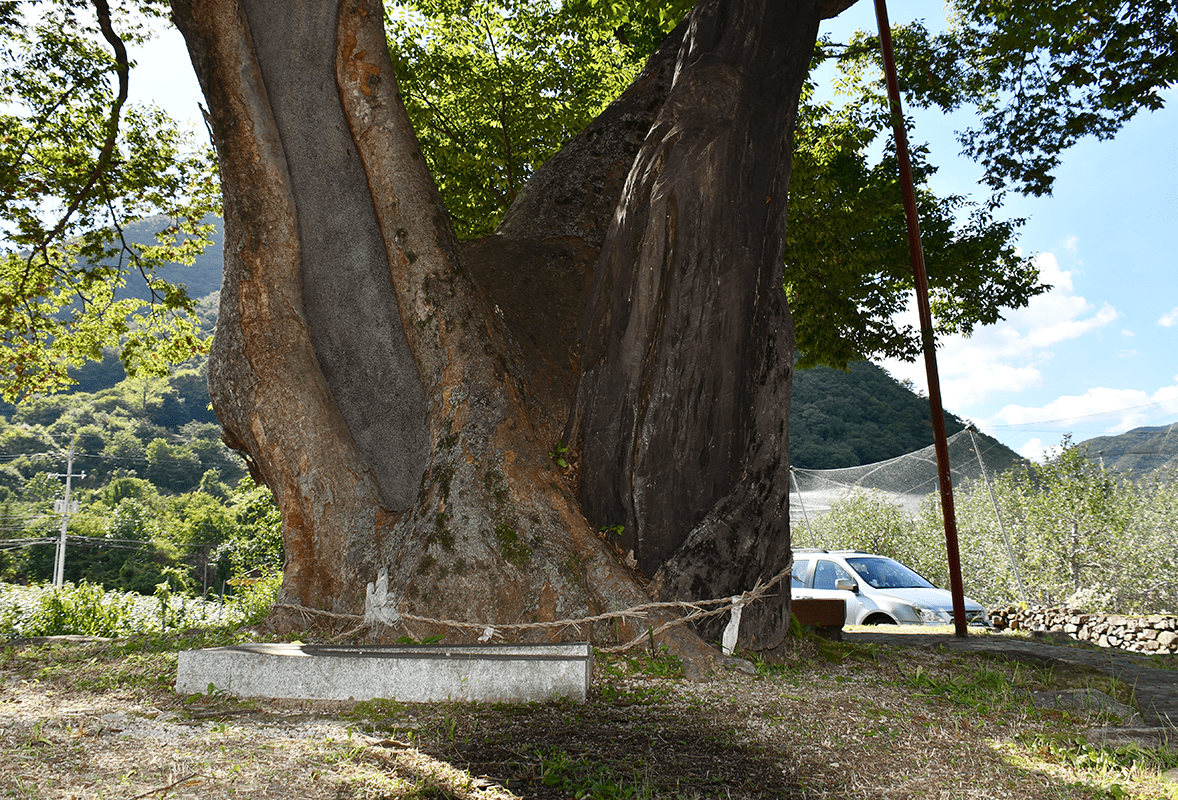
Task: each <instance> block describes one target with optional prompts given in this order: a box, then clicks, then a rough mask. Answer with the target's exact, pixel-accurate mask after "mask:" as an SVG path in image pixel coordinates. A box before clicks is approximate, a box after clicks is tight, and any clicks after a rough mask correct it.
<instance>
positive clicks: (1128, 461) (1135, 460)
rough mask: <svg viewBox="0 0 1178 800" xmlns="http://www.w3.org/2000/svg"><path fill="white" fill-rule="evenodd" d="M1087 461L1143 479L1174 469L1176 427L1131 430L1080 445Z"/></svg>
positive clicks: (1177, 452)
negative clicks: (1165, 468)
mask: <svg viewBox="0 0 1178 800" xmlns="http://www.w3.org/2000/svg"><path fill="white" fill-rule="evenodd" d="M1080 447H1081V448H1082V449H1083V450H1084V451H1085V452H1086V454H1087V456H1088V458H1089V459H1094V460H1100V461H1103V463H1104V466H1105V467H1108V468H1109V469H1115V470H1117V471H1118V472H1122V473H1126V474H1129V475H1131V476H1132V475H1146V474H1148V473H1150V472H1153V471H1154V470H1157V469H1161V468H1162V467H1166V466H1174V467H1178V423H1174V424H1171V425H1162V426H1159V427H1156V428H1134V429H1133V430H1131V431H1128V432H1126V433H1122V434H1119V435H1117V436H1097V437H1096V438H1094V439H1086V440H1085V441H1083V442H1080Z"/></svg>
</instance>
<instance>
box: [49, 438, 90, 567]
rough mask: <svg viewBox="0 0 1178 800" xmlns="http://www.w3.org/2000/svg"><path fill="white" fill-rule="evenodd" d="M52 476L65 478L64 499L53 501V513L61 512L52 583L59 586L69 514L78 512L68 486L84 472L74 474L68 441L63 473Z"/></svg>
mask: <svg viewBox="0 0 1178 800" xmlns="http://www.w3.org/2000/svg"><path fill="white" fill-rule="evenodd" d="M49 475H50V477H52V478H65V499H64V500H57V501H55V502H54V503H53V511H54V513H57V514H61V539H60V540H58V542H57V558H56V559H55V561H54V564H53V585H54V586H57V587H58V588H60V587H61V586H63V585H64V584H65V536H66V530H67V529H68V528H69V524H70V515H71V514H77V513H78V501H77V500H75V501H73V502H72V503H71V502H70V488H71V484H72V482H73V479H74V478H85V477H86V473H85V472H84V471H83V472H82V473H81V474H79V475H75V474H74V445H73V443H72V442H71V443H70V450H69V455H67V456H66V462H65V474H64V475H63V474H62V473H60V472H51V473H50V474H49Z"/></svg>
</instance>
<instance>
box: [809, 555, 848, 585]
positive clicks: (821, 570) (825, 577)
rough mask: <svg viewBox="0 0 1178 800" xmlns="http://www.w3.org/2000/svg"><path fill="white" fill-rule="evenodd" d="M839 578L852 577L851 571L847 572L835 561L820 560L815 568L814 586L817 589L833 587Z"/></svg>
mask: <svg viewBox="0 0 1178 800" xmlns="http://www.w3.org/2000/svg"><path fill="white" fill-rule="evenodd" d="M839 578H847V579H848V580H850V579H851V573H849V572H847V571H846V570H845V569H843V568H842V567H841V566H839V565H838V564H836V563H834V562H833V561H819V562H818V565H817V566H816V567H815V568H814V588H815V589H833V588H835V587H834V582H835V581H837V580H838V579H839Z"/></svg>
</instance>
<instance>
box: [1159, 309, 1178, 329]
mask: <svg viewBox="0 0 1178 800" xmlns="http://www.w3.org/2000/svg"><path fill="white" fill-rule="evenodd" d="M1158 324H1159V325H1161V326H1162V327H1163V328H1172V327H1174V326H1175V325H1178V308H1175V309H1174V310H1173V311H1171V312H1170V313H1169V314H1166V315H1165V316H1163V317H1162V318H1161V319H1159V320H1158Z"/></svg>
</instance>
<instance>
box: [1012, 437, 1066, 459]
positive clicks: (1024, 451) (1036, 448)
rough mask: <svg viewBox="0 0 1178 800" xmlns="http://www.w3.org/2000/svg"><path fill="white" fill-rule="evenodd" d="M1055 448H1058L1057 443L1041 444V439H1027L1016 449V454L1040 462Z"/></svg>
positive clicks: (1053, 451)
mask: <svg viewBox="0 0 1178 800" xmlns="http://www.w3.org/2000/svg"><path fill="white" fill-rule="evenodd" d="M1057 450H1059V446H1058V445H1051V444H1043V440H1042V439H1028V440H1027V443H1026V444H1024V445H1023V446H1022V447H1020V448H1019V449H1018V454H1019V455H1020V456H1022V457H1023V458H1029V459H1030V460H1031V461H1037V462H1039V463H1040V464H1042V463H1043V462H1044V461H1046V460H1047V459H1048V457H1049V456H1051V455H1054V454H1055V452H1056V451H1057Z"/></svg>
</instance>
